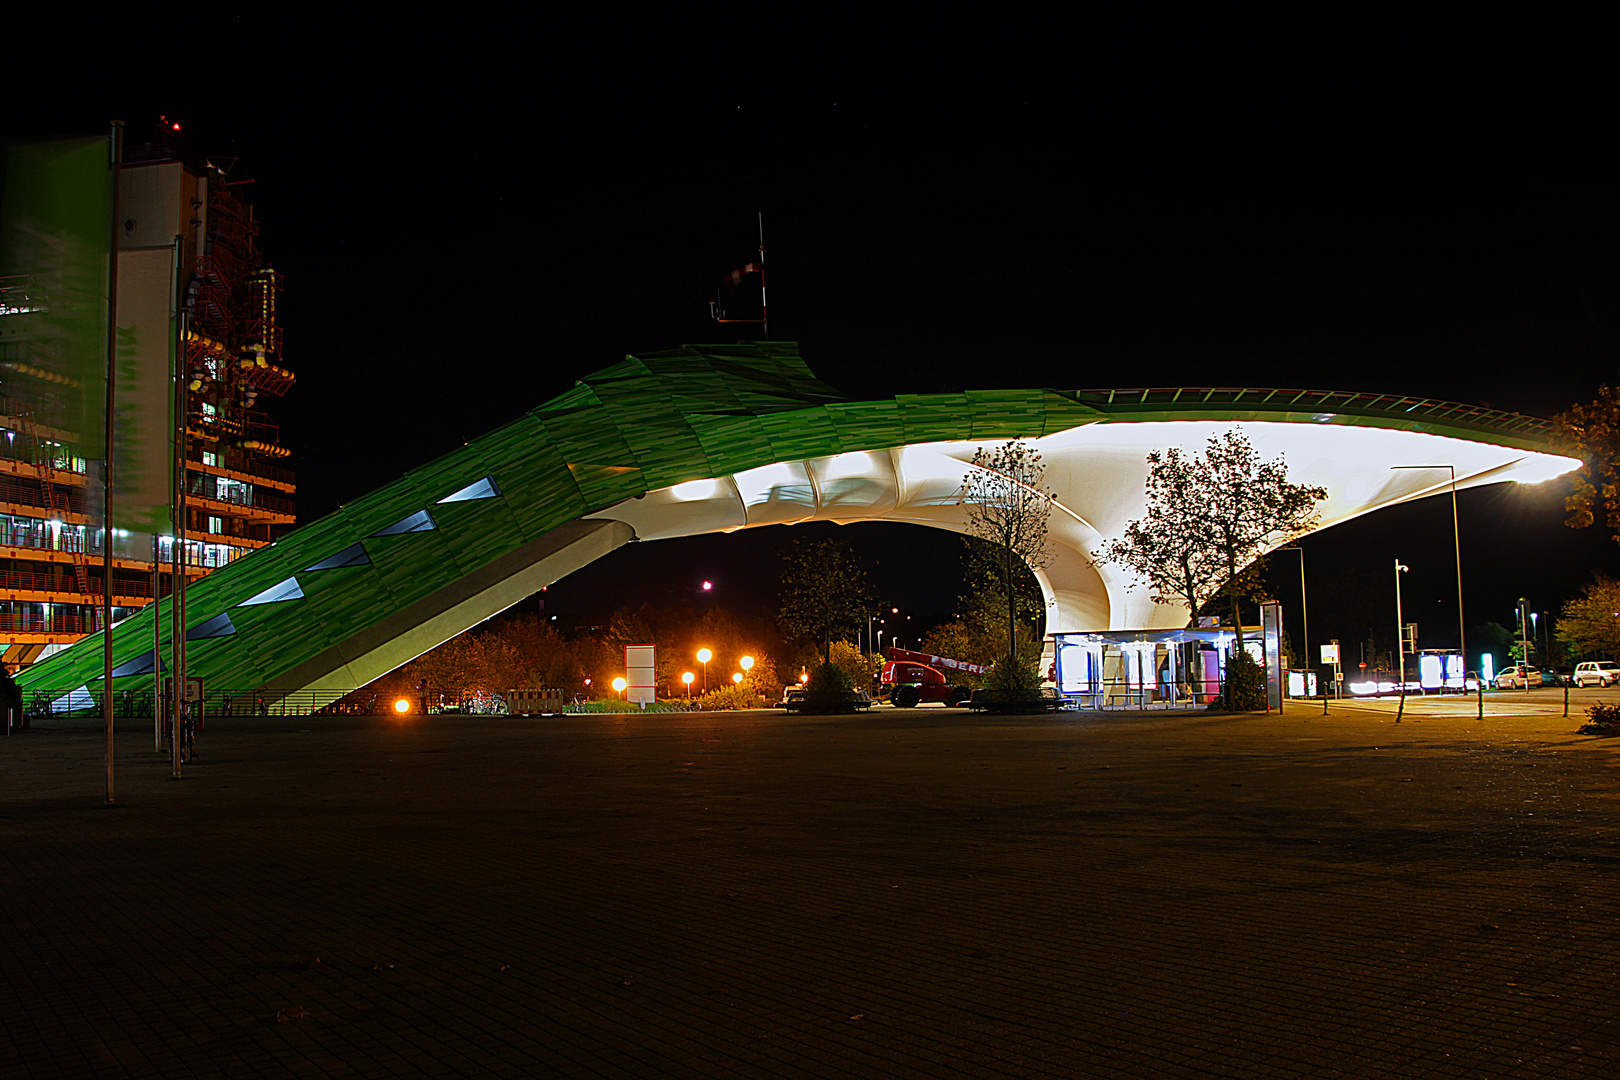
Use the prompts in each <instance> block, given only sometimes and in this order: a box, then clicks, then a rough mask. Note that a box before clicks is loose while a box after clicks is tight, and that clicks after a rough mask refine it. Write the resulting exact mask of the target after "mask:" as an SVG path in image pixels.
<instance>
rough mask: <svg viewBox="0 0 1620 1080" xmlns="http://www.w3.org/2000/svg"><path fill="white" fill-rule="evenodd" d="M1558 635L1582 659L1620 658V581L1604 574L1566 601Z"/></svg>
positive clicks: (1559, 622)
mask: <svg viewBox="0 0 1620 1080" xmlns="http://www.w3.org/2000/svg"><path fill="white" fill-rule="evenodd" d="M1557 632H1558V637H1559V638H1560V639H1561V640H1563V641H1565V642H1568V643H1569V645H1570V646H1571V647H1573V648H1575V649H1578V650H1579V651H1580V653H1581V655H1582V656H1600V657H1612V656H1620V581H1616V580H1615V579H1614V578H1611V577H1605V576H1601V575H1600V576H1599V577H1598V578H1597V579H1596V580H1594V581H1593V582H1592V584H1590V585H1588V586H1587V587H1586V591H1585V592H1583V593H1582V594H1581V595H1580V596H1577V597H1574V598H1573V599H1570V600H1566V601H1565V602H1564V610H1563V611H1562V612H1561V613H1560V615H1559V618H1558V631H1557Z"/></svg>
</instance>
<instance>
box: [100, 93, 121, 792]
mask: <svg viewBox="0 0 1620 1080" xmlns="http://www.w3.org/2000/svg"><path fill="white" fill-rule="evenodd" d="M108 142H109V143H110V146H109V149H110V151H111V155H112V160H111V162H110V163H109V165H110V168H111V170H112V182H111V188H112V192H111V198H112V203H111V205H110V206H109V207H108V212H107V393H106V400H107V416H106V423H107V426H106V430H105V442H104V444H103V446H102V448H101V450H102V458H103V460H102V468H101V483H102V490H101V645H102V650H101V653H102V655H101V660H102V672H101V711H102V717H103V719H104V720H105V721H106V727H107V755H106V756H107V803H108V804H109V805H111V804H112V802H113V801H114V800H113V640H112V587H113V554H112V543H113V536H112V489H113V482H112V473H113V435H114V424H113V395H114V393H115V392H116V390H117V386H118V177H119V174H120V173H121V172H123V168H124V122H123V121H122V120H114V121H113V122H112V134H111V136H110V137H109V139H108Z"/></svg>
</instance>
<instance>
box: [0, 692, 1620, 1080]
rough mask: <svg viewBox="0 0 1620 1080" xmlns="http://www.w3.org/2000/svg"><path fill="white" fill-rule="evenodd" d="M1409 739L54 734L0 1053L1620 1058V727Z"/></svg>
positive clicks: (389, 1060) (1214, 1064)
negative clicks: (192, 755) (174, 774)
mask: <svg viewBox="0 0 1620 1080" xmlns="http://www.w3.org/2000/svg"><path fill="white" fill-rule="evenodd" d="M1392 721H1393V716H1392V715H1391V714H1390V713H1388V712H1378V711H1375V710H1363V711H1350V710H1344V711H1340V712H1337V714H1336V715H1335V716H1333V717H1326V718H1325V717H1322V716H1321V715H1319V714H1316V715H1312V714H1311V713H1310V712H1309V711H1306V710H1302V711H1301V712H1300V713H1298V714H1294V715H1289V716H1285V717H1281V718H1279V717H1276V716H1270V717H1267V716H1242V717H1235V718H1234V717H1225V718H1222V717H1213V718H1212V717H1209V716H1205V715H1198V716H1176V717H1162V716H1161V717H1157V718H1147V717H1142V716H1128V715H1127V716H1114V717H1107V718H1104V717H1097V716H1079V717H1076V716H1068V717H1062V718H1057V719H1053V718H1035V719H1025V718H1017V719H1004V720H997V719H986V718H980V717H973V716H969V715H965V714H962V713H957V712H946V711H943V710H928V709H925V710H916V711H911V712H907V713H895V712H889V711H880V712H877V713H874V714H872V715H869V716H858V717H849V718H836V719H813V718H803V719H798V718H786V717H783V716H781V715H780V714H768V715H765V714H762V715H740V714H735V713H731V714H708V715H704V714H691V715H673V716H663V715H657V716H646V717H593V718H570V719H565V720H556V719H549V720H548V719H533V720H507V719H500V720H467V719H450V718H433V719H430V720H428V721H425V722H423V721H416V722H409V723H394V722H391V721H388V720H384V719H374V718H347V717H338V718H329V719H328V718H302V719H285V720H282V719H274V718H271V719H253V720H235V721H229V722H218V723H211V724H210V725H209V727H208V730H207V731H206V732H205V733H204V737H203V739H202V741H201V745H200V750H201V753H202V756H203V761H202V762H201V763H200V764H198V765H196V766H193V767H190V768H188V769H187V770H186V778H185V779H184V780H180V781H170V780H168V779H166V777H167V775H168V767H167V764H166V761H165V760H164V759H162V758H159V757H158V756H157V755H155V754H154V753H153V752H152V749H151V742H152V740H151V732H150V728H143V727H140V726H135V727H132V728H130V729H129V730H128V731H124V730H120V732H119V735H118V754H119V757H118V761H117V789H116V791H117V804H116V805H115V806H112V807H107V806H104V805H102V803H103V794H104V780H103V777H104V771H103V764H102V752H101V746H102V736H101V733H100V731H99V730H98V729H97V728H95V727H93V726H80V727H74V726H68V725H60V724H59V725H57V726H55V727H54V728H53V729H50V730H35V731H32V732H29V733H24V734H20V735H18V736H16V737H13V738H12V739H10V740H9V741H5V740H0V874H3V908H4V910H3V914H0V927H3V944H0V1029H3V1032H4V1035H3V1038H0V1075H3V1076H5V1077H14V1076H25V1077H71V1078H75V1080H76V1078H80V1077H90V1076H94V1077H124V1076H130V1077H231V1078H237V1077H416V1076H480V1077H481V1076H502V1077H531V1076H541V1077H544V1076H566V1077H621V1076H622V1077H641V1076H671V1077H846V1076H848V1077H878V1078H890V1077H895V1078H898V1077H930V1078H932V1077H1031V1076H1063V1077H1068V1076H1077V1077H1243V1078H1250V1077H1313V1078H1315V1077H1336V1076H1356V1077H1402V1078H1407V1077H1470V1078H1475V1077H1510V1076H1511V1077H1519V1076H1549V1077H1614V1076H1620V1016H1617V1004H1620V941H1617V939H1620V887H1617V886H1620V840H1617V837H1620V799H1617V798H1616V794H1615V788H1616V780H1617V770H1616V765H1617V764H1620V755H1617V753H1616V750H1617V748H1616V746H1615V741H1613V740H1610V741H1604V740H1591V739H1586V738H1582V737H1579V736H1575V735H1574V734H1573V731H1574V729H1575V727H1576V726H1577V723H1578V721H1576V720H1574V719H1564V718H1561V717H1559V716H1557V715H1555V714H1554V715H1536V714H1534V713H1533V712H1532V713H1531V714H1529V715H1516V716H1505V717H1496V718H1487V719H1486V720H1485V721H1483V722H1482V721H1479V720H1476V719H1474V718H1473V716H1472V715H1471V714H1466V713H1465V714H1462V715H1455V716H1449V717H1442V716H1433V715H1431V716H1422V715H1418V716H1414V715H1412V714H1411V713H1408V716H1407V720H1406V722H1405V723H1403V724H1401V725H1399V726H1396V725H1395V724H1394V723H1393V722H1392ZM278 1017H279V1021H278Z"/></svg>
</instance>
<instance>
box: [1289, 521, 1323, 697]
mask: <svg viewBox="0 0 1620 1080" xmlns="http://www.w3.org/2000/svg"><path fill="white" fill-rule="evenodd" d="M1277 550H1278V551H1297V552H1299V632H1300V637H1301V639H1302V640H1303V641H1304V643H1305V648H1304V653H1305V666H1306V667H1307V668H1312V667H1315V666H1316V665H1315V664H1314V663H1312V661H1311V609H1310V608H1309V607H1308V606H1306V603H1305V549H1304V548H1302V547H1300V546H1299V545H1298V544H1295V545H1294V546H1293V547H1285V548H1278V549H1277ZM1326 693H1327V692H1326V691H1325V690H1324V691H1323V696H1326Z"/></svg>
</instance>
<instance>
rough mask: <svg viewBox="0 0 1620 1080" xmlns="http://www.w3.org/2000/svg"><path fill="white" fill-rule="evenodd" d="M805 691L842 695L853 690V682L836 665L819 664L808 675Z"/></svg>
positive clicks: (847, 673)
mask: <svg viewBox="0 0 1620 1080" xmlns="http://www.w3.org/2000/svg"><path fill="white" fill-rule="evenodd" d="M805 689H806V690H808V691H809V692H810V693H812V694H821V693H828V692H837V693H844V692H846V691H849V690H853V689H855V680H854V679H852V678H850V676H849V672H847V671H845V670H844V669H843V668H841V667H839V666H838V665H837V664H821V665H819V666H818V667H817V668H816V670H814V671H812V672H811V673H810V681H809V682H808V683H806V684H805Z"/></svg>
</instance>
